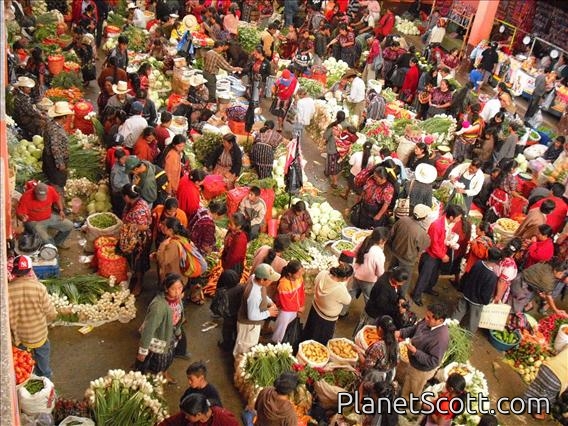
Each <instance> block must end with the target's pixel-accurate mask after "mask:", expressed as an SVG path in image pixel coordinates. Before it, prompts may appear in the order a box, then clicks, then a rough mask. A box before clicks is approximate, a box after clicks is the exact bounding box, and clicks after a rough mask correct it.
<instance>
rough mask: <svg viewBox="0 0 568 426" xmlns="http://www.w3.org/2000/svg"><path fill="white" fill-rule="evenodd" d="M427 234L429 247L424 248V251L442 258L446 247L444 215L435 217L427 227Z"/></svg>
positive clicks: (434, 256)
mask: <svg viewBox="0 0 568 426" xmlns="http://www.w3.org/2000/svg"><path fill="white" fill-rule="evenodd" d="M428 236H429V237H430V247H428V248H427V249H426V253H428V254H429V255H430V256H432V257H433V258H436V259H442V258H443V257H444V256H445V255H446V253H447V250H448V248H447V247H446V216H441V217H439V218H438V219H436V220H435V221H434V222H432V224H431V225H430V227H429V228H428Z"/></svg>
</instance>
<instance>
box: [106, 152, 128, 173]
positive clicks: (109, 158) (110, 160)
mask: <svg viewBox="0 0 568 426" xmlns="http://www.w3.org/2000/svg"><path fill="white" fill-rule="evenodd" d="M118 148H120V149H122V150H123V151H124V153H125V154H126V155H130V151H129V149H128V148H125V147H122V146H113V147H112V148H109V149H108V150H107V153H106V158H105V164H106V168H107V172H110V170H111V169H112V166H114V163H116V158H115V156H114V154H115V152H116V150H117V149H118Z"/></svg>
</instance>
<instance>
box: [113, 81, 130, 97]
mask: <svg viewBox="0 0 568 426" xmlns="http://www.w3.org/2000/svg"><path fill="white" fill-rule="evenodd" d="M112 91H113V92H114V93H116V94H117V95H125V94H126V93H128V84H127V83H126V81H119V82H118V83H117V84H113V85H112Z"/></svg>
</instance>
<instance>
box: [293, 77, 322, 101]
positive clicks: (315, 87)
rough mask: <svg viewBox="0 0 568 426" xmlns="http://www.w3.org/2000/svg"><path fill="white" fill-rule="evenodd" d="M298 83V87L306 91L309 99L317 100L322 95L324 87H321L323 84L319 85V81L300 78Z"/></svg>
mask: <svg viewBox="0 0 568 426" xmlns="http://www.w3.org/2000/svg"><path fill="white" fill-rule="evenodd" d="M298 82H299V84H300V87H301V88H302V89H305V90H306V92H307V93H308V96H309V97H311V98H314V99H317V98H319V97H320V96H322V95H323V92H324V90H325V87H323V84H321V83H320V82H319V81H317V80H312V79H311V78H304V77H300V78H299V79H298Z"/></svg>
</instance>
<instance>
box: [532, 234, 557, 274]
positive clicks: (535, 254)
mask: <svg viewBox="0 0 568 426" xmlns="http://www.w3.org/2000/svg"><path fill="white" fill-rule="evenodd" d="M552 256H554V243H553V242H552V238H547V239H546V240H544V241H535V242H534V243H532V244H531V245H530V246H529V248H528V250H527V261H526V263H525V269H526V268H528V267H529V266H532V265H534V264H536V263H539V262H548V261H549V260H550V259H552Z"/></svg>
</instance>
